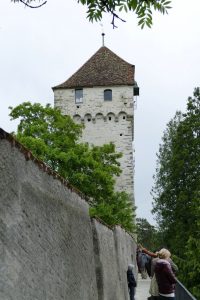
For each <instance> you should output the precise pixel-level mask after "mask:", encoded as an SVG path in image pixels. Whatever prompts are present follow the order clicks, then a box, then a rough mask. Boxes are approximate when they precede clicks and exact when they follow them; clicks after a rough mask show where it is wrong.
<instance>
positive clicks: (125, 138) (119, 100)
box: [54, 86, 134, 201]
mask: <svg viewBox="0 0 200 300" xmlns="http://www.w3.org/2000/svg"><path fill="white" fill-rule="evenodd" d="M106 89H111V90H112V101H104V90H105V87H93V88H84V89H83V102H82V103H78V104H77V103H75V89H58V90H55V91H54V105H55V107H58V108H60V109H61V112H62V113H63V114H64V115H70V116H71V117H72V118H73V119H74V121H75V122H77V123H83V124H84V126H85V128H84V130H83V136H82V140H83V141H85V142H88V143H90V144H94V145H98V146H99V145H100V146H101V145H103V144H106V143H110V142H113V143H114V144H115V146H116V150H117V151H118V152H122V153H123V157H122V158H121V159H120V164H121V169H122V173H121V175H120V176H119V177H117V178H116V189H117V190H118V191H122V190H125V191H126V192H127V193H129V194H130V195H132V198H133V188H134V187H133V185H134V182H133V177H134V164H133V146H132V141H133V132H134V129H133V118H134V115H133V114H134V109H133V87H132V86H110V87H106ZM133 201H134V199H133Z"/></svg>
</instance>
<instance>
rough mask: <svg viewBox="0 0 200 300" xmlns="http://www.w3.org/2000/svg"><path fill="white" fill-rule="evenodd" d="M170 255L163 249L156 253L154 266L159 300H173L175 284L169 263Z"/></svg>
mask: <svg viewBox="0 0 200 300" xmlns="http://www.w3.org/2000/svg"><path fill="white" fill-rule="evenodd" d="M170 256H171V253H170V252H169V250H167V249H165V248H163V249H161V250H160V251H159V252H158V257H159V259H158V260H157V261H156V264H155V269H154V271H155V276H156V281H157V284H158V291H159V300H175V284H176V282H177V280H176V277H175V275H174V272H173V271H172V267H171V264H170V262H169V260H170Z"/></svg>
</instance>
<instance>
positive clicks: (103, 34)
mask: <svg viewBox="0 0 200 300" xmlns="http://www.w3.org/2000/svg"><path fill="white" fill-rule="evenodd" d="M101 35H102V46H103V47H104V36H105V33H104V32H102V34H101Z"/></svg>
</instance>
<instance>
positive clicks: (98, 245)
mask: <svg viewBox="0 0 200 300" xmlns="http://www.w3.org/2000/svg"><path fill="white" fill-rule="evenodd" d="M134 262H135V243H134V241H133V240H132V238H131V237H130V236H129V235H128V234H127V233H126V232H125V231H124V230H123V229H121V228H120V227H116V228H115V229H114V230H111V229H109V228H107V227H106V226H104V225H102V224H101V223H99V222H98V221H97V220H91V219H90V217H89V214H88V204H87V203H86V201H85V200H84V199H82V198H81V196H80V195H79V193H78V192H76V191H74V190H73V189H72V188H70V187H69V186H67V183H66V182H65V181H64V180H63V179H62V178H59V176H57V175H56V174H55V173H53V172H52V171H51V170H50V169H49V168H47V167H46V166H45V165H44V164H43V163H42V162H40V161H37V160H35V159H34V158H33V157H32V155H31V153H30V152H28V151H27V150H26V149H24V148H23V147H22V146H21V145H20V144H18V143H17V142H15V141H14V140H13V139H12V137H11V136H10V135H8V134H6V133H5V132H4V131H2V130H0V270H1V276H0V299H1V300H63V299H66V300H101V299H103V300H107V299H108V300H121V299H128V291H127V282H126V269H127V265H128V263H134Z"/></svg>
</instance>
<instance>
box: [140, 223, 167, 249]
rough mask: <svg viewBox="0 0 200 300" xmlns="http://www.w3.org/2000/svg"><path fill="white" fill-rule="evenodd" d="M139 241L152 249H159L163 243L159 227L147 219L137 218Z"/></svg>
mask: <svg viewBox="0 0 200 300" xmlns="http://www.w3.org/2000/svg"><path fill="white" fill-rule="evenodd" d="M136 232H137V241H138V243H139V244H141V245H142V246H144V247H145V248H147V249H151V250H152V251H157V250H158V248H160V245H162V244H163V241H162V237H161V236H160V234H159V232H158V230H157V228H156V227H155V226H153V225H151V224H150V223H149V222H148V221H147V219H144V218H136Z"/></svg>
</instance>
